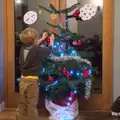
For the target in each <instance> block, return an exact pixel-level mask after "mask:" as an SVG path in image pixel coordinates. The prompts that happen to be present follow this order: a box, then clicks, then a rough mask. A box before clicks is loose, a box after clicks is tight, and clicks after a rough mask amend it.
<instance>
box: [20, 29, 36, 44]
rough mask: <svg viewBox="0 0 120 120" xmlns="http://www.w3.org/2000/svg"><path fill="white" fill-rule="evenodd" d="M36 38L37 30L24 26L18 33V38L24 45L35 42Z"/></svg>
mask: <svg viewBox="0 0 120 120" xmlns="http://www.w3.org/2000/svg"><path fill="white" fill-rule="evenodd" d="M37 39H38V32H37V30H36V29H33V28H26V29H25V30H24V31H22V32H21V34H20V40H21V41H22V42H23V44H24V45H26V46H32V45H34V44H35V41H36V40H37Z"/></svg>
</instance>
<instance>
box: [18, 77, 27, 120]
mask: <svg viewBox="0 0 120 120" xmlns="http://www.w3.org/2000/svg"><path fill="white" fill-rule="evenodd" d="M26 87H27V86H26V85H25V83H24V81H23V80H22V79H21V81H20V104H19V106H18V107H17V109H16V120H26V118H27V104H26V95H25V89H26Z"/></svg>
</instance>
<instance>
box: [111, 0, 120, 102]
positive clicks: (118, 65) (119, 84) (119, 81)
mask: <svg viewBox="0 0 120 120" xmlns="http://www.w3.org/2000/svg"><path fill="white" fill-rule="evenodd" d="M114 9H115V11H114V15H115V17H114V78H113V99H114V100H115V99H116V98H117V97H118V96H120V52H119V51H120V0H114Z"/></svg>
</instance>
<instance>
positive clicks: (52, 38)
mask: <svg viewBox="0 0 120 120" xmlns="http://www.w3.org/2000/svg"><path fill="white" fill-rule="evenodd" d="M54 39H55V36H54V34H52V35H51V36H50V46H52V45H53V43H54Z"/></svg>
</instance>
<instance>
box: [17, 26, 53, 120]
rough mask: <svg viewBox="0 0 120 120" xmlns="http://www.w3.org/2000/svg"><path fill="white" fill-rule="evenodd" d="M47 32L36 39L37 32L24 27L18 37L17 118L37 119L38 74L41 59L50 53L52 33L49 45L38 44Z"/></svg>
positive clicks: (18, 119)
mask: <svg viewBox="0 0 120 120" xmlns="http://www.w3.org/2000/svg"><path fill="white" fill-rule="evenodd" d="M46 37H47V33H44V34H43V36H42V38H41V39H40V40H38V41H37V39H38V32H37V31H36V30H35V29H33V28H27V29H25V30H24V31H23V32H22V33H21V35H20V39H21V41H22V42H23V44H24V45H23V46H22V48H21V51H20V57H19V63H20V69H21V80H20V104H19V106H18V108H17V110H16V119H17V120H25V119H26V118H27V119H28V120H39V117H38V112H37V103H38V94H39V86H38V76H39V74H40V71H41V67H42V61H43V59H44V58H45V57H46V56H48V55H49V54H50V53H51V47H52V45H53V42H54V35H53V34H52V35H51V37H50V44H49V47H46V48H45V47H40V46H39V44H40V43H41V42H42V41H43V40H45V38H46Z"/></svg>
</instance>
